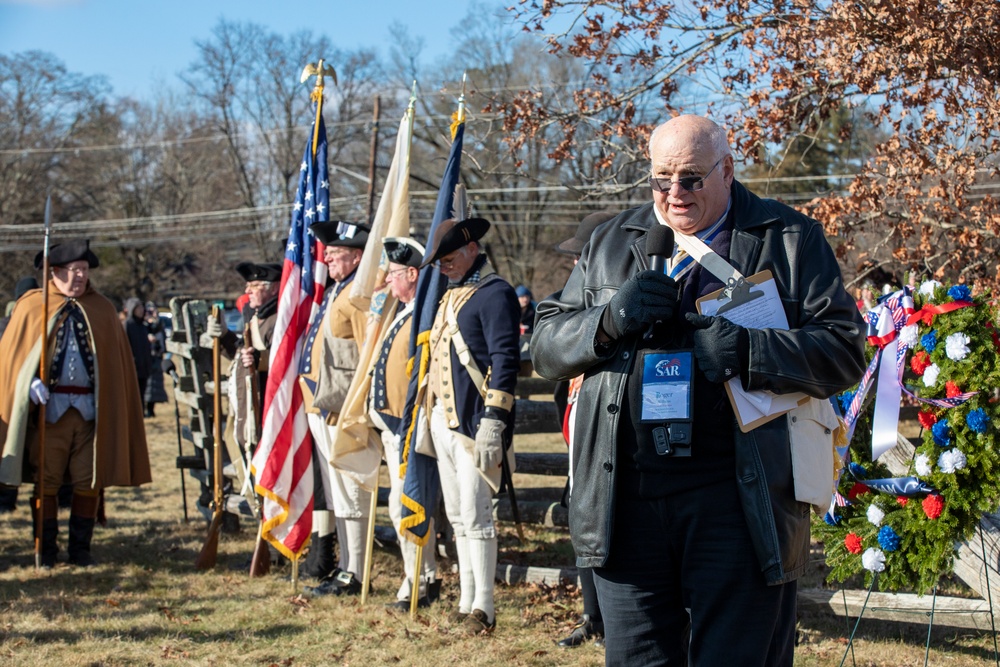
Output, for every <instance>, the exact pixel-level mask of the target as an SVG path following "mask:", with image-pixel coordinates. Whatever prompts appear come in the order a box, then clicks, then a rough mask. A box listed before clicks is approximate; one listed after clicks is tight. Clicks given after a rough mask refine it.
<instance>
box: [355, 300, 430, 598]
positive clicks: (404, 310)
mask: <svg viewBox="0 0 1000 667" xmlns="http://www.w3.org/2000/svg"><path fill="white" fill-rule="evenodd" d="M412 324H413V305H412V304H406V305H405V306H402V307H401V308H400V310H399V312H398V313H397V314H396V317H395V318H394V319H393V321H392V322H391V323H390V324H389V331H388V333H387V334H386V336H385V339H384V340H383V341H382V346H381V348H380V349H379V351H378V358H377V359H376V361H375V366H374V368H373V369H372V383H371V389H370V391H369V396H368V401H369V410H368V416H369V418H370V419H371V421H372V423H373V424H374V425H375V428H377V429H378V430H379V435H380V436H381V439H382V446H383V449H384V451H385V462H386V465H387V466H388V468H389V518H390V519H391V520H392V526H393V528H395V529H396V535H397V537H398V539H399V548H400V551H401V552H402V555H403V570H404V572H405V574H406V576H405V579H404V581H403V583H402V584H401V585H400V587H399V590H398V591H397V593H396V597H397V599H399V600H408V599H409V597H410V595H411V592H412V586H413V581H414V579H415V577H414V572H415V570H416V556H417V548H418V547H417V545H416V544H414V543H413V542H410V541H409V540H408V539H407V538H406V537H405V536H404V535H403V533H402V532H401V530H400V523H401V520H402V494H403V480H402V479H401V478H400V474H399V473H400V467H401V463H400V454H399V450H400V441H401V435H402V434H401V433H400V429H401V427H402V424H403V411H404V409H405V408H406V392H407V388H408V386H409V373H408V367H409V358H410V330H411V328H412ZM428 534H429V535H430V537H429V539H428V540H427V543H426V544H425V545H424V546H423V557H422V560H421V581H420V596H421V597H422V596H424V595H426V585H427V584H428V583H433V582H434V580H435V579H436V578H437V562H436V559H435V555H434V554H435V549H436V541H435V539H434V529H433V526H432V527H431V529H430V530H429V531H428Z"/></svg>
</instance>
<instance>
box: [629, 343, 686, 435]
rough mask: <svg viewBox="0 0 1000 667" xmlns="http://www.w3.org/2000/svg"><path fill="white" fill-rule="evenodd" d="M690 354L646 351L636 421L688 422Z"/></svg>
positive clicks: (643, 358)
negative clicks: (640, 407) (637, 419)
mask: <svg viewBox="0 0 1000 667" xmlns="http://www.w3.org/2000/svg"><path fill="white" fill-rule="evenodd" d="M693 367H694V360H693V356H692V354H691V352H690V351H685V350H674V351H666V352H663V351H652V350H651V351H648V352H645V353H643V355H642V390H641V397H642V409H641V411H640V416H639V421H640V422H642V423H649V422H660V423H662V422H676V421H689V420H690V419H691V377H692V370H693Z"/></svg>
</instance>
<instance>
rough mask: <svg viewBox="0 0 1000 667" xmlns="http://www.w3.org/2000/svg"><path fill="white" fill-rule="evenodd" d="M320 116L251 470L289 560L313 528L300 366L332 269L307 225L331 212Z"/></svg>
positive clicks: (303, 169) (272, 536)
mask: <svg viewBox="0 0 1000 667" xmlns="http://www.w3.org/2000/svg"><path fill="white" fill-rule="evenodd" d="M317 122H319V132H318V134H317V140H316V147H315V152H314V151H313V140H312V135H313V133H312V132H310V133H309V140H308V141H307V142H306V150H305V154H304V155H303V157H302V165H301V166H300V168H299V171H300V176H299V189H298V192H297V194H296V195H295V204H294V206H293V207H292V222H291V226H290V228H289V231H288V241H287V244H286V246H285V266H284V269H283V270H282V272H281V290H280V292H279V293H278V314H277V321H276V323H275V327H274V336H273V338H272V344H271V356H270V362H269V364H270V365H269V368H270V371H269V372H268V376H267V388H266V389H265V391H264V409H263V416H264V418H263V426H262V429H261V438H260V444H259V445H258V446H257V451H256V452H254V456H253V461H252V468H251V469H252V472H253V473H254V476H255V478H256V480H257V484H256V490H257V493H259V494H260V495H261V496H263V498H264V504H263V509H262V516H261V521H262V522H263V527H262V531H263V533H262V534H263V537H264V539H266V540H267V541H268V542H270V543H271V544H273V545H274V547H275V548H276V549H278V551H280V552H281V553H283V554H284V555H285V556H287V557H288V558H295V557H297V556H298V554H300V553H301V552H302V550H303V549H304V548H305V547H306V545H307V544H308V541H309V534H310V532H311V530H312V508H313V471H312V449H313V448H312V436H311V435H310V434H309V424H308V423H307V422H306V414H305V411H304V410H303V407H302V389H301V388H300V385H299V381H298V368H299V359H300V357H301V356H302V343H303V340H304V338H305V335H306V332H307V331H308V330H309V323H310V321H311V320H312V318H313V317H314V316H315V314H316V312H317V311H318V310H319V306H320V303H321V302H322V300H323V288H324V285H325V284H326V275H327V268H326V264H324V263H323V262H322V261H321V260H322V257H321V255H322V248H323V246H322V244H320V242H319V241H317V240H316V239H315V238H314V237H313V235H312V233H311V232H310V231H309V225H311V224H313V223H316V222H322V221H326V220H329V218H330V210H329V201H330V182H329V176H328V174H327V167H326V127H325V126H324V125H323V118H322V116H320V117H319V119H318V121H317ZM314 128H315V126H314Z"/></svg>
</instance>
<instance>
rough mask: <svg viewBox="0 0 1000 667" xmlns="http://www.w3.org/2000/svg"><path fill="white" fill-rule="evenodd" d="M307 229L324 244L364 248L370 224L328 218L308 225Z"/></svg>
mask: <svg viewBox="0 0 1000 667" xmlns="http://www.w3.org/2000/svg"><path fill="white" fill-rule="evenodd" d="M309 230H310V231H311V232H312V233H313V235H314V236H315V237H316V238H318V239H319V240H320V242H321V243H323V244H324V245H329V246H339V247H341V248H360V249H362V250H364V248H365V243H367V242H368V232H370V231H371V226H370V225H366V224H365V223H363V222H344V221H342V220H330V221H327V222H317V223H314V224H311V225H309Z"/></svg>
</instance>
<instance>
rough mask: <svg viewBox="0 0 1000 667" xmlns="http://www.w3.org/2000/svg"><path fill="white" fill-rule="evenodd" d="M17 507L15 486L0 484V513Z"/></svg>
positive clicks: (11, 510)
mask: <svg viewBox="0 0 1000 667" xmlns="http://www.w3.org/2000/svg"><path fill="white" fill-rule="evenodd" d="M16 509H17V487H16V486H7V485H6V484H0V514H3V513H6V512H13V511H14V510H16Z"/></svg>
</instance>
